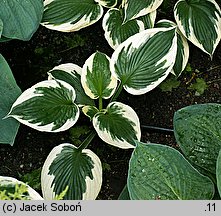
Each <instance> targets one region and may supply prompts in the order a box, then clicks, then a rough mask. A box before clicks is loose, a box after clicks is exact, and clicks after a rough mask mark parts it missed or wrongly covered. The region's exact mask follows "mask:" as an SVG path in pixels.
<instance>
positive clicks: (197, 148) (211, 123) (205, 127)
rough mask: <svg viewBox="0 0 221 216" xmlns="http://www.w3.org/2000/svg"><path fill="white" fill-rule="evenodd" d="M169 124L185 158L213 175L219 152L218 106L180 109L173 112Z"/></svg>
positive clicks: (220, 124) (220, 109)
mask: <svg viewBox="0 0 221 216" xmlns="http://www.w3.org/2000/svg"><path fill="white" fill-rule="evenodd" d="M173 124H174V133H175V137H176V141H177V143H178V144H179V145H180V148H181V149H182V152H183V153H184V155H185V156H186V158H187V159H188V160H189V161H191V163H193V164H196V165H197V166H199V167H201V168H203V169H205V170H207V171H209V172H211V173H214V174H215V173H216V160H217V157H218V154H219V151H220V149H221V105H220V104H212V103H211V104H210V103H209V104H199V105H192V106H188V107H184V108H182V109H180V110H178V111H177V112H176V113H175V115H174V123H173Z"/></svg>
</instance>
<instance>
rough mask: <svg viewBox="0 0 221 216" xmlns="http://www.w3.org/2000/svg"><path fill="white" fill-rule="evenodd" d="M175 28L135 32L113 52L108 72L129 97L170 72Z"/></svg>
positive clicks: (158, 81) (175, 44)
mask: <svg viewBox="0 0 221 216" xmlns="http://www.w3.org/2000/svg"><path fill="white" fill-rule="evenodd" d="M176 52H177V36H176V29H175V28H174V27H173V28H154V29H147V30H144V31H142V32H140V33H137V34H135V35H133V36H131V37H130V38H128V39H127V40H126V41H124V42H123V43H122V44H120V45H119V46H118V48H117V49H116V50H115V51H114V53H113V55H112V57H111V62H110V68H111V72H112V73H113V74H114V75H115V76H116V77H117V78H118V79H119V80H120V81H121V82H122V85H123V87H124V89H125V90H126V91H127V92H128V93H130V94H133V95H140V94H144V93H146V92H148V91H151V90H152V89H154V88H155V87H156V86H158V85H159V84H160V83H161V82H162V81H163V80H164V79H165V78H166V77H167V76H168V74H169V73H170V71H171V70H172V68H173V65H174V63H175V60H176Z"/></svg>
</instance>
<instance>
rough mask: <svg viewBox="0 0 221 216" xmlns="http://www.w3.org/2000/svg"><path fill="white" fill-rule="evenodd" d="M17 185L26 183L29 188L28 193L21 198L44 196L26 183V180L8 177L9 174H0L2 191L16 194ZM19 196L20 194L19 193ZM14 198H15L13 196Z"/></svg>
mask: <svg viewBox="0 0 221 216" xmlns="http://www.w3.org/2000/svg"><path fill="white" fill-rule="evenodd" d="M16 185H17V186H20V185H24V186H25V187H26V189H27V192H28V194H27V193H26V192H25V193H24V194H19V195H21V199H23V200H43V198H42V197H41V196H40V195H39V193H38V192H36V191H35V190H34V189H33V188H31V187H30V186H29V185H27V184H25V183H24V182H21V181H18V180H17V179H15V178H12V177H7V176H0V192H3V191H5V194H6V195H8V194H9V193H11V194H14V193H15V192H16ZM17 196H18V195H17ZM12 199H13V198H12ZM14 199H18V197H16V198H15V197H14Z"/></svg>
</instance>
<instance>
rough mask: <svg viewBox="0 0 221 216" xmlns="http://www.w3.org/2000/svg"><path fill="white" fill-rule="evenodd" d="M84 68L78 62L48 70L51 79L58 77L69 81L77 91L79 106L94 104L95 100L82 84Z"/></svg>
mask: <svg viewBox="0 0 221 216" xmlns="http://www.w3.org/2000/svg"><path fill="white" fill-rule="evenodd" d="M81 73H82V68H81V67H79V66H78V65H76V64H72V63H66V64H61V65H58V66H56V67H54V68H53V69H52V70H50V71H49V72H48V75H49V77H48V78H49V79H58V80H62V81H65V82H66V83H69V84H70V85H71V86H72V87H73V88H74V90H75V92H76V100H75V103H76V104H77V105H78V106H84V105H94V101H93V100H92V99H91V98H89V97H88V96H87V95H86V94H85V92H84V89H83V87H82V85H81Z"/></svg>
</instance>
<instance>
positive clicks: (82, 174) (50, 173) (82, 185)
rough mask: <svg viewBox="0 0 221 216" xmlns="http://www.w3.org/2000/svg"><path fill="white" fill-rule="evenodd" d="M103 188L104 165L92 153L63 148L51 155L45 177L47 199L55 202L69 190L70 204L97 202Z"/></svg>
mask: <svg viewBox="0 0 221 216" xmlns="http://www.w3.org/2000/svg"><path fill="white" fill-rule="evenodd" d="M101 184H102V166H101V161H100V159H99V158H98V156H97V155H96V154H94V153H93V152H92V151H91V150H89V149H84V150H83V151H81V150H79V149H77V148H76V147H75V146H74V145H71V144H68V143H66V144H61V145H59V146H57V147H55V148H54V149H52V151H51V152H50V154H49V155H48V157H47V159H46V161H45V163H44V165H43V168H42V175H41V185H42V193H43V197H44V199H49V200H51V199H53V198H54V197H55V196H56V195H58V194H60V193H61V192H62V191H64V190H65V188H66V187H67V186H68V190H67V192H66V194H65V196H64V199H67V200H81V199H83V200H94V199H96V197H97V195H98V193H99V191H100V189H101Z"/></svg>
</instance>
